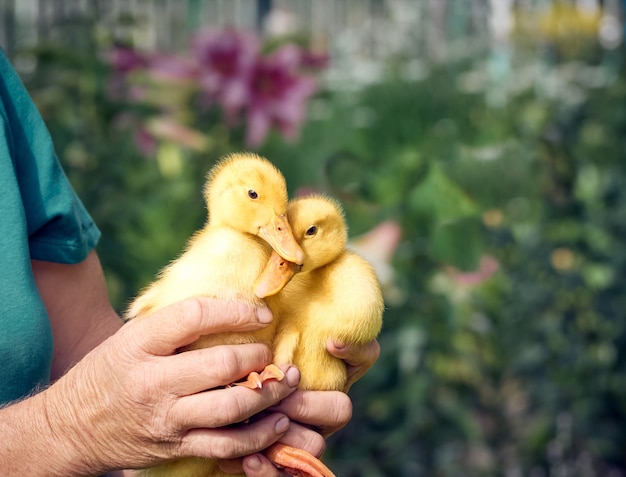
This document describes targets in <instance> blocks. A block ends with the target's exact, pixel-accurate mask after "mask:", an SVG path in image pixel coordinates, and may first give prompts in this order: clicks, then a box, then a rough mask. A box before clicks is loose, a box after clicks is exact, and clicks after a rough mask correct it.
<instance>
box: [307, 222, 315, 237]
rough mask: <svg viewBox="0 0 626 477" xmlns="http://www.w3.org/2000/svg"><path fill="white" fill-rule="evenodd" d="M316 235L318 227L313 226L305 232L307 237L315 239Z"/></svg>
mask: <svg viewBox="0 0 626 477" xmlns="http://www.w3.org/2000/svg"><path fill="white" fill-rule="evenodd" d="M316 233H317V226H315V225H311V226H310V227H309V228H308V229H307V231H306V232H305V235H306V236H307V237H313V236H314V235H315V234H316Z"/></svg>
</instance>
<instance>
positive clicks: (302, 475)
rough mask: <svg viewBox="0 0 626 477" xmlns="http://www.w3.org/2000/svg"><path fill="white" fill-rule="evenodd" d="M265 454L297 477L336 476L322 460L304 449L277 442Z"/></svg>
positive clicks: (278, 465)
mask: <svg viewBox="0 0 626 477" xmlns="http://www.w3.org/2000/svg"><path fill="white" fill-rule="evenodd" d="M264 454H265V456H266V457H267V458H268V459H269V460H271V461H272V462H273V463H274V464H275V465H276V466H277V467H279V468H281V469H283V470H284V471H285V472H287V473H288V474H289V475H293V476H295V477H335V474H333V472H332V471H331V470H330V469H329V468H328V467H326V466H325V465H324V464H323V463H322V461H321V460H319V459H317V458H315V457H314V456H313V455H312V454H309V453H308V452H306V451H304V450H302V449H297V448H295V447H290V446H286V445H284V444H279V443H276V444H273V445H271V446H270V447H268V448H267V449H266V450H265V452H264Z"/></svg>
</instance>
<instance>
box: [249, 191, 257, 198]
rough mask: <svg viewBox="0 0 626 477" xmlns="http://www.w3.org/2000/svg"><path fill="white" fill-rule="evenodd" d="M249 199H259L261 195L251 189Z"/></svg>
mask: <svg viewBox="0 0 626 477" xmlns="http://www.w3.org/2000/svg"><path fill="white" fill-rule="evenodd" d="M248 197H250V198H251V199H258V198H259V194H257V193H256V191H255V190H252V189H250V190H249V191H248Z"/></svg>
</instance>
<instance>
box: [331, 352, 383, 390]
mask: <svg viewBox="0 0 626 477" xmlns="http://www.w3.org/2000/svg"><path fill="white" fill-rule="evenodd" d="M326 349H327V350H328V352H329V353H330V354H332V355H333V356H335V357H336V358H339V359H341V360H343V361H344V363H346V368H347V370H348V381H347V383H346V387H345V388H344V392H346V393H347V392H348V391H349V390H350V388H351V387H352V385H353V384H354V383H355V382H357V381H358V380H359V379H360V378H361V377H362V376H363V375H364V374H365V373H366V372H367V371H368V370H369V369H370V368H371V367H372V366H373V365H374V363H375V362H376V360H377V359H378V357H379V356H380V344H379V343H378V341H377V340H373V341H370V342H368V343H365V344H362V345H357V344H350V345H344V344H343V343H340V342H337V341H334V340H329V341H328V343H327V344H326Z"/></svg>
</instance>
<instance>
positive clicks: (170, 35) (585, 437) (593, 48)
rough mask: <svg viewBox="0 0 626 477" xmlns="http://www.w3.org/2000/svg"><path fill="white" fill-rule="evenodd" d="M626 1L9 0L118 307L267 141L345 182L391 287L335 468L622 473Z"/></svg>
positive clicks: (358, 223) (332, 458) (278, 158)
mask: <svg viewBox="0 0 626 477" xmlns="http://www.w3.org/2000/svg"><path fill="white" fill-rule="evenodd" d="M625 5H626V4H625V2H623V1H621V0H620V1H618V0H604V1H602V2H599V1H596V0H577V1H574V0H571V1H565V0H560V1H558V0H554V1H549V0H544V1H541V2H532V1H516V2H513V1H512V0H492V1H487V0H473V1H471V2H465V1H460V0H440V1H438V2H432V1H429V2H426V1H409V0H368V1H354V0H334V1H327V0H324V1H319V2H307V1H299V0H284V1H278V0H274V1H269V0H259V1H252V0H248V1H240V0H237V1H235V0H233V1H231V2H221V1H206V2H202V1H198V0H196V1H193V0H187V1H180V0H176V1H174V0H171V1H170V0H168V1H166V0H161V1H158V2H157V1H154V2H149V1H139V0H137V1H135V2H124V1H113V0H111V1H92V2H86V1H69V0H58V1H55V2H41V1H40V2H36V1H34V0H20V2H17V1H12V0H2V1H0V7H1V8H2V10H3V13H4V15H3V17H2V18H3V20H2V21H3V27H4V29H3V31H1V32H0V41H2V45H3V47H4V48H5V49H6V50H7V51H8V52H9V54H10V56H11V57H12V59H13V61H14V63H15V65H16V67H17V68H18V70H19V71H20V73H21V75H22V77H23V78H24V81H25V83H26V85H27V87H28V88H29V90H30V92H31V93H32V95H33V97H34V98H35V100H36V102H37V104H38V106H39V108H40V109H41V111H42V114H43V115H44V118H45V119H46V121H47V124H48V126H49V127H50V130H51V132H52V135H53V137H54V140H55V143H56V145H57V150H58V153H59V157H60V159H61V160H62V162H63V164H64V166H65V168H66V171H67V174H68V176H69V177H70V179H71V181H72V183H73V184H74V186H75V187H76V189H77V191H78V193H79V194H80V196H81V197H82V198H83V200H84V201H85V203H86V205H87V206H88V208H89V210H90V211H91V212H92V214H93V216H94V217H95V219H96V221H97V222H98V224H99V225H100V227H101V229H102V231H103V238H102V241H101V243H100V245H99V252H100V254H101V258H102V261H103V265H104V267H105V271H106V275H107V281H108V284H109V288H110V293H111V297H112V300H113V301H114V303H115V304H116V306H117V307H118V308H119V309H120V310H121V309H123V307H124V305H125V303H126V302H127V301H128V300H129V298H130V297H131V296H132V295H133V294H134V293H136V291H137V290H138V289H139V288H140V287H142V286H143V285H145V284H146V283H147V282H148V281H150V280H151V278H152V277H153V275H154V273H155V272H156V271H157V270H158V269H159V268H160V267H161V266H163V265H164V264H165V263H167V262H168V261H169V260H170V259H171V258H173V257H175V256H176V255H177V253H179V251H180V249H181V248H182V246H183V245H184V243H185V241H186V239H187V238H188V237H189V235H190V234H191V233H192V232H193V231H194V230H196V229H197V228H198V227H199V226H200V225H201V224H202V222H203V221H204V220H205V210H204V204H203V203H202V199H201V193H200V191H201V186H202V183H203V180H204V174H205V173H206V171H207V170H208V169H209V168H210V166H211V165H212V164H213V163H214V162H215V161H216V160H217V159H218V158H219V157H220V156H222V155H223V154H226V153H228V152H231V151H238V150H241V149H252V150H255V151H258V152H259V153H260V154H262V155H265V156H267V157H269V158H270V159H272V161H274V162H275V163H276V164H277V165H278V167H279V168H281V170H283V172H284V173H285V176H286V177H287V181H288V184H289V187H290V191H291V192H292V194H296V193H304V192H306V191H308V190H320V191H323V192H326V193H329V194H332V195H334V196H336V197H337V198H339V199H340V200H341V201H342V203H343V204H344V206H345V209H346V214H347V218H348V222H349V224H350V227H351V235H352V237H353V238H352V241H351V246H352V247H354V248H355V249H357V250H359V251H360V252H361V253H363V254H364V255H366V256H367V257H368V258H369V259H370V260H371V261H372V262H373V263H375V264H376V265H377V269H378V271H379V274H380V277H381V280H382V281H383V284H384V287H385V296H386V302H387V310H386V314H385V326H384V330H383V333H382V335H381V338H380V342H381V345H382V355H381V358H380V360H379V362H378V363H377V364H376V366H375V367H374V368H373V369H372V370H371V371H370V372H369V373H368V374H367V375H366V376H365V377H364V378H363V379H362V380H361V381H360V382H359V383H357V384H356V385H355V386H354V387H353V390H352V391H351V394H352V397H353V400H354V406H355V408H354V418H353V420H352V422H351V423H350V424H349V425H348V426H347V427H346V428H345V429H344V430H342V431H341V432H339V433H337V434H336V435H334V436H333V437H332V438H331V440H330V443H329V450H328V451H327V454H326V455H327V458H328V461H329V464H330V465H331V467H332V468H333V469H334V470H335V471H336V472H337V474H338V475H342V476H364V477H378V476H390V475H397V476H411V477H413V476H432V475H438V476H477V477H478V476H495V475H502V476H507V477H509V476H511V477H513V476H515V477H517V476H529V477H541V476H610V477H617V476H623V475H626V454H625V453H624V449H626V430H625V429H626V426H625V424H626V421H625V415H626V373H625V371H626V370H625V369H624V368H625V367H626V363H625V359H626V356H625V352H624V345H625V341H626V330H625V326H624V323H625V321H624V319H623V310H625V309H626V284H625V283H624V281H623V280H624V278H625V277H626V252H624V247H623V244H624V238H625V237H626V192H624V191H626V157H625V155H626V152H625V151H626V65H625V63H624V60H625V59H626V54H625V50H624V44H623V36H624V14H625V11H624V10H625Z"/></svg>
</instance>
